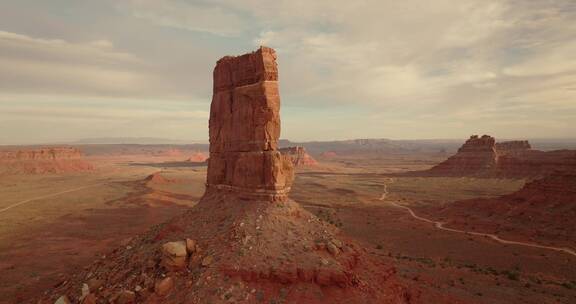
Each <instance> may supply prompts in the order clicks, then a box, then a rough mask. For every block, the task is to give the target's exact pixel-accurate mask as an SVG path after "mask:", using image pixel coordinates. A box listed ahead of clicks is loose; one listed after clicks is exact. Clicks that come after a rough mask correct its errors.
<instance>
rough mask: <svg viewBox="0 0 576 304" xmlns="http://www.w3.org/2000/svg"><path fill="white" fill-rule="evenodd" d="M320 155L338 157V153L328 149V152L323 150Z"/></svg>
mask: <svg viewBox="0 0 576 304" xmlns="http://www.w3.org/2000/svg"><path fill="white" fill-rule="evenodd" d="M320 157H322V158H334V157H338V154H337V153H336V152H334V151H326V152H322V153H321V154H320Z"/></svg>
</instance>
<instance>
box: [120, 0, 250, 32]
mask: <svg viewBox="0 0 576 304" xmlns="http://www.w3.org/2000/svg"><path fill="white" fill-rule="evenodd" d="M118 7H119V8H120V9H121V10H123V11H126V12H128V13H129V14H132V15H133V16H135V17H138V18H142V19H146V20H148V21H151V22H154V23H156V24H158V25H161V26H167V27H173V28H178V29H185V30H191V31H199V32H208V33H212V34H216V35H222V36H233V35H238V34H239V33H241V32H242V31H243V30H245V29H246V27H247V23H246V22H245V21H244V20H243V19H242V18H241V17H239V16H238V15H237V14H235V13H233V12H229V11H227V10H224V9H222V8H220V7H218V6H213V5H208V4H205V5H198V4H192V3H187V2H183V1H176V0H129V1H125V2H121V3H120V4H119V5H118Z"/></svg>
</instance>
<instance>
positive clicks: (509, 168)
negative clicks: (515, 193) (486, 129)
mask: <svg viewBox="0 0 576 304" xmlns="http://www.w3.org/2000/svg"><path fill="white" fill-rule="evenodd" d="M554 171H562V172H576V151H574V150H558V151H546V152H544V151H538V150H533V149H532V147H531V146H530V143H528V141H525V140H524V141H506V142H500V143H497V142H496V140H495V139H494V138H493V137H491V136H488V135H483V136H482V137H479V136H477V135H473V136H471V137H470V139H468V140H467V141H466V142H465V143H464V145H462V147H461V148H460V149H458V152H457V153H456V154H455V155H453V156H451V157H449V158H448V159H447V160H446V161H444V162H442V163H440V164H438V165H436V166H434V167H432V168H431V169H429V170H427V171H425V172H413V173H411V174H416V175H418V174H422V175H428V176H477V177H511V178H536V177H542V176H546V175H548V174H550V173H552V172H554Z"/></svg>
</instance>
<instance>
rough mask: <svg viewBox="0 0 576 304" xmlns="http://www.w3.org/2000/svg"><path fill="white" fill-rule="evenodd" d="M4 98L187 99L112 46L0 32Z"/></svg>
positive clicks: (0, 83) (0, 82)
mask: <svg viewBox="0 0 576 304" xmlns="http://www.w3.org/2000/svg"><path fill="white" fill-rule="evenodd" d="M0 89H2V91H3V93H20V94H30V93H46V94H54V93H57V94H70V95H76V96H116V97H134V96H140V97H146V98H148V97H157V96H163V97H170V96H177V95H178V94H182V91H184V90H178V89H177V88H176V87H173V86H172V85H171V83H170V79H163V78H162V77H161V75H160V74H159V73H158V71H155V70H154V69H153V68H152V67H150V66H149V65H148V64H147V63H146V62H144V61H142V60H140V59H139V58H138V57H137V56H136V55H134V54H131V53H128V52H123V51H119V50H117V49H116V48H115V47H114V45H113V43H112V42H111V41H108V40H95V41H87V42H69V41H65V40H61V39H42V38H34V37H30V36H26V35H21V34H17V33H11V32H5V31H0Z"/></svg>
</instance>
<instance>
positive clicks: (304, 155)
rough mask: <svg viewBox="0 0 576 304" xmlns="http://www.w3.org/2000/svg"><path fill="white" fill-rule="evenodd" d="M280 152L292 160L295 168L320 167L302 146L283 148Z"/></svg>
mask: <svg viewBox="0 0 576 304" xmlns="http://www.w3.org/2000/svg"><path fill="white" fill-rule="evenodd" d="M280 152H281V153H282V154H284V155H286V156H288V157H290V159H291V160H292V164H293V165H294V167H310V166H316V165H318V162H317V161H316V160H315V159H314V158H313V157H312V156H310V154H308V152H306V149H305V148H304V147H301V146H296V147H288V148H281V149H280Z"/></svg>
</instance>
